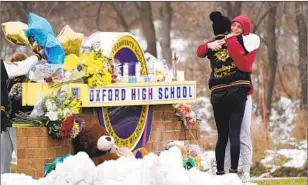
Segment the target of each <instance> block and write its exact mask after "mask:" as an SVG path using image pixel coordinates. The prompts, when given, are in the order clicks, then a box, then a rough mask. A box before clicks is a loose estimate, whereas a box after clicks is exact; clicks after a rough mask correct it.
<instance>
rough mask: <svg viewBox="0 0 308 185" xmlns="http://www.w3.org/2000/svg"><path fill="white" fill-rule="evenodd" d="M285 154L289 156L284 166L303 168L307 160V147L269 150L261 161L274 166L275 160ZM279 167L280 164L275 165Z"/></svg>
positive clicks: (286, 156)
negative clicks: (302, 148) (304, 148)
mask: <svg viewBox="0 0 308 185" xmlns="http://www.w3.org/2000/svg"><path fill="white" fill-rule="evenodd" d="M280 156H283V157H285V158H287V160H286V161H285V162H284V164H281V166H282V167H293V168H303V167H304V165H305V163H306V161H307V149H306V150H298V149H281V150H278V151H272V150H268V151H267V156H266V157H265V158H264V159H263V160H262V161H261V163H262V164H263V165H265V166H268V167H273V165H272V164H273V160H274V159H275V158H276V159H277V158H279V157H280ZM275 167H278V166H275Z"/></svg>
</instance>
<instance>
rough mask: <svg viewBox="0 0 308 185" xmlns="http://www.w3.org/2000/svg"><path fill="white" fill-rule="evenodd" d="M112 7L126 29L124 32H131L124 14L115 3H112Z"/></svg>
mask: <svg viewBox="0 0 308 185" xmlns="http://www.w3.org/2000/svg"><path fill="white" fill-rule="evenodd" d="M111 7H112V9H113V10H114V11H115V12H116V14H117V17H118V20H119V21H120V24H121V26H122V27H123V28H124V31H126V32H130V27H129V25H128V24H127V22H126V20H125V18H124V16H123V14H122V11H121V10H120V9H119V7H118V6H117V5H116V4H115V3H114V2H111Z"/></svg>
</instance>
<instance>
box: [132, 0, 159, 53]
mask: <svg viewBox="0 0 308 185" xmlns="http://www.w3.org/2000/svg"><path fill="white" fill-rule="evenodd" d="M134 3H135V6H136V8H137V10H138V13H139V19H140V22H141V25H142V31H143V33H144V35H145V38H146V41H147V52H149V53H151V54H152V55H153V56H157V50H156V34H155V27H154V23H153V17H152V6H151V2H148V1H143V2H134Z"/></svg>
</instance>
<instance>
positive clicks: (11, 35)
mask: <svg viewBox="0 0 308 185" xmlns="http://www.w3.org/2000/svg"><path fill="white" fill-rule="evenodd" d="M1 27H2V31H3V33H4V36H5V38H6V39H7V40H8V41H9V42H11V43H12V44H17V45H28V44H29V40H28V36H29V27H28V25H27V24H25V23H22V22H19V21H17V22H6V23H2V24H1Z"/></svg>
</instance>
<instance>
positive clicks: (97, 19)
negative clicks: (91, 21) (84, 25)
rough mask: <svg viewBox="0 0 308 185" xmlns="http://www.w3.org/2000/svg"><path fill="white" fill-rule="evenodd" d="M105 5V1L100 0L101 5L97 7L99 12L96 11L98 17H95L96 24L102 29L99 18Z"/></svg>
mask: <svg viewBox="0 0 308 185" xmlns="http://www.w3.org/2000/svg"><path fill="white" fill-rule="evenodd" d="M102 7H103V2H100V3H99V7H98V9H97V13H96V19H95V24H96V27H97V28H98V29H99V30H100V29H101V28H100V24H99V18H100V14H101V9H102Z"/></svg>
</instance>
